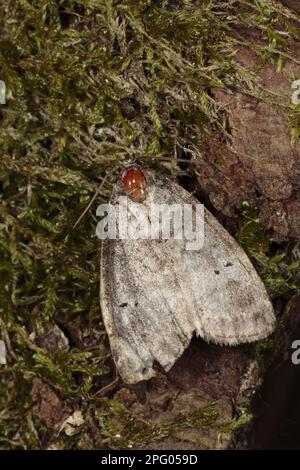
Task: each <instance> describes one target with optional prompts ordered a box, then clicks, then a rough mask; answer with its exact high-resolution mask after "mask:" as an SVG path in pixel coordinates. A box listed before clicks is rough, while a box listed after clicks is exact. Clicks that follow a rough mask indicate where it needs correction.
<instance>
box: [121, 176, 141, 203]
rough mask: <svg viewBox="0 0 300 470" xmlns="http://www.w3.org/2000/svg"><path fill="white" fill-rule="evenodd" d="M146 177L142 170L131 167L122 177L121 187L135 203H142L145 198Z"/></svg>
mask: <svg viewBox="0 0 300 470" xmlns="http://www.w3.org/2000/svg"><path fill="white" fill-rule="evenodd" d="M146 184H147V182H146V177H145V175H144V173H143V172H142V170H140V169H139V168H137V167H131V168H128V169H127V170H125V171H124V173H123V175H122V185H123V188H124V190H125V192H126V194H127V195H128V196H129V197H130V198H131V199H132V200H133V201H135V202H143V201H144V200H145V198H146Z"/></svg>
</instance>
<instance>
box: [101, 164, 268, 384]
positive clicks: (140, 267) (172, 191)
mask: <svg viewBox="0 0 300 470" xmlns="http://www.w3.org/2000/svg"><path fill="white" fill-rule="evenodd" d="M120 196H128V197H129V199H130V200H131V203H132V205H133V209H134V210H133V215H131V216H130V217H129V218H128V221H127V223H128V225H129V228H132V226H133V225H134V224H135V223H136V220H135V219H136V215H137V214H139V213H140V212H143V216H145V214H146V217H147V215H148V216H149V215H150V211H151V210H152V209H151V207H152V205H153V204H158V205H159V204H162V203H163V204H165V205H168V204H174V203H175V204H178V205H180V204H181V205H182V204H183V205H189V206H191V207H192V208H193V210H194V211H195V210H196V207H197V205H198V204H199V201H198V200H197V199H196V198H194V196H192V195H191V194H189V193H188V192H187V191H186V190H185V189H183V188H182V187H181V186H179V185H178V184H176V183H175V182H173V181H172V180H170V179H169V178H167V177H166V176H163V175H158V174H157V173H156V172H154V171H152V170H149V169H141V168H139V167H131V168H129V169H126V170H125V171H124V173H123V175H122V177H121V178H120V180H119V182H118V183H117V184H116V186H115V188H114V191H113V194H112V196H111V201H110V203H111V205H112V206H113V207H115V208H116V211H117V212H118V210H119V209H120V204H119V202H118V201H120ZM151 213H152V212H151ZM203 215H204V238H203V246H202V248H201V249H199V250H188V249H186V247H187V240H185V239H184V238H182V239H175V238H174V237H173V238H170V239H162V238H150V237H149V238H146V237H145V238H144V239H132V238H131V239H128V238H126V237H123V238H120V237H115V238H107V239H104V240H103V241H102V253H101V275H100V278H101V280H100V302H101V310H102V315H103V321H104V324H105V327H106V330H107V333H108V336H109V341H110V346H111V351H112V355H113V358H114V361H115V364H116V367H117V369H118V371H119V373H120V375H121V377H122V379H123V380H124V382H126V383H136V382H139V381H141V380H146V379H150V378H151V377H153V376H154V375H155V369H154V367H153V364H154V363H155V362H157V363H159V364H160V365H161V366H162V367H163V368H164V369H165V371H168V370H170V368H171V367H172V366H173V364H174V363H175V361H176V360H177V359H178V358H179V357H180V356H181V354H182V353H183V351H184V350H185V349H186V348H187V346H188V345H189V343H190V340H191V338H192V336H193V335H194V334H196V335H197V336H200V337H201V338H203V339H204V340H205V341H207V342H214V343H217V344H219V345H237V344H240V343H245V342H252V341H257V340H260V339H262V338H265V337H267V336H268V335H269V334H270V333H272V332H273V330H274V327H275V316H274V312H273V308H272V304H271V302H270V300H269V298H268V295H267V292H266V290H265V287H264V285H263V283H262V281H261V279H260V278H259V276H258V274H257V272H256V270H255V269H254V267H253V265H252V264H251V262H250V260H249V258H248V257H247V255H246V254H245V252H244V251H243V249H242V248H241V247H240V246H239V245H238V243H237V242H236V241H235V240H234V239H233V237H232V236H231V235H229V233H228V232H227V231H226V230H225V229H224V228H223V227H222V225H221V224H220V223H219V222H218V221H217V220H216V218H215V217H214V216H213V215H212V214H211V213H210V212H209V211H208V210H207V209H206V208H204V212H203ZM118 221H119V218H118V217H116V219H115V223H116V226H117V228H121V227H118V224H119V223H120V222H118Z"/></svg>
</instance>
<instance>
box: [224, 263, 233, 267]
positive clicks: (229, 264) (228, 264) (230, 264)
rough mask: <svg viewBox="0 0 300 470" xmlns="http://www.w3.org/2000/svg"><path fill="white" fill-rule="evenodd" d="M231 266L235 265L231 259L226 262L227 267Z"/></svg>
mask: <svg viewBox="0 0 300 470" xmlns="http://www.w3.org/2000/svg"><path fill="white" fill-rule="evenodd" d="M229 266H233V264H232V263H230V261H227V263H226V264H225V268H229Z"/></svg>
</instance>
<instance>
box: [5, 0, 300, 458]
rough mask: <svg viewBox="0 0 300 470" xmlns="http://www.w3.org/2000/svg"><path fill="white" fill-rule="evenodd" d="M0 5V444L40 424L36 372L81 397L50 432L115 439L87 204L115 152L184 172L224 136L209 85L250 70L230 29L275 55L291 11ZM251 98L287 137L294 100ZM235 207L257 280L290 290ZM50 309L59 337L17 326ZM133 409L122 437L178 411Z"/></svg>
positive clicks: (44, 438)
mask: <svg viewBox="0 0 300 470" xmlns="http://www.w3.org/2000/svg"><path fill="white" fill-rule="evenodd" d="M0 13H1V14H0V30H1V38H0V79H1V80H4V81H5V83H6V89H7V104H6V105H0V119H1V129H0V152H1V153H0V188H1V193H0V329H1V337H2V339H3V340H4V341H5V343H6V346H7V359H8V363H7V365H6V366H0V367H1V369H0V448H26V449H28V448H43V447H47V445H48V443H49V442H51V439H52V437H53V435H56V434H55V432H54V431H53V430H51V429H49V428H47V427H46V426H45V424H44V423H43V422H42V421H41V420H39V419H38V418H37V417H35V416H34V413H33V403H32V400H31V397H30V390H31V387H32V381H33V380H34V378H36V377H39V378H42V379H43V380H44V381H46V382H47V383H48V384H49V385H50V386H52V387H55V389H56V390H57V391H58V393H61V396H62V397H63V399H68V400H69V401H70V402H71V403H73V404H74V407H75V408H76V407H77V406H82V407H83V408H84V410H85V412H86V417H87V418H86V423H85V425H84V426H83V428H82V429H80V430H79V433H78V434H76V435H75V436H73V437H66V436H62V435H60V437H58V438H57V439H56V440H57V442H58V443H56V445H57V446H58V447H62V448H76V447H77V445H78V446H79V447H82V446H84V445H86V446H87V447H101V446H102V445H103V446H105V447H118V445H119V444H117V442H116V439H115V438H112V437H111V427H112V426H113V425H112V424H111V423H112V421H111V419H112V414H113V415H120V416H124V413H125V412H124V409H123V405H122V404H120V403H119V404H118V403H115V401H114V400H112V399H110V398H107V399H106V400H107V401H106V402H105V406H104V404H103V403H102V402H101V400H102V399H99V398H98V395H97V392H98V391H99V388H101V387H106V386H107V385H109V382H110V381H112V380H113V378H111V377H113V374H114V372H113V368H112V366H111V362H110V361H109V347H108V344H107V339H106V336H105V331H104V328H103V325H102V323H101V312H100V307H99V287H98V286H99V242H98V241H97V239H96V237H95V227H96V223H97V219H96V217H95V207H96V205H97V204H98V203H101V202H103V201H107V200H108V197H109V194H110V191H111V188H112V185H113V183H114V181H115V178H116V176H117V174H118V172H119V171H120V169H121V168H122V164H123V162H124V161H128V159H134V160H137V161H139V162H141V163H143V162H146V163H147V164H150V165H153V166H156V168H161V167H165V168H167V169H168V170H169V171H170V173H172V174H173V175H177V174H182V173H183V172H189V173H190V174H193V170H192V168H193V165H192V164H191V165H190V162H191V161H192V160H191V159H193V157H195V156H196V155H197V152H198V151H199V149H201V144H202V140H203V139H207V138H209V136H211V135H212V134H213V133H214V132H216V131H218V132H222V134H223V135H224V145H226V144H225V139H226V135H227V129H226V110H224V109H223V108H222V107H220V105H219V104H218V102H217V101H215V99H214V98H213V95H212V93H211V89H212V88H221V89H226V90H231V89H234V90H240V91H242V92H244V93H248V94H251V93H253V83H255V73H252V72H251V73H250V72H249V71H247V70H246V69H244V68H243V67H242V66H241V65H239V64H237V63H236V62H235V60H234V57H235V47H238V45H239V44H240V43H241V42H242V38H239V37H238V35H237V33H236V32H237V31H239V28H243V27H247V28H253V29H254V28H255V29H257V30H258V31H259V34H260V35H261V37H262V38H263V40H264V41H266V44H267V46H265V47H263V48H260V47H259V45H258V44H250V47H253V48H254V49H255V50H259V53H260V55H261V64H263V63H264V62H266V61H272V62H273V63H275V64H276V65H277V67H279V68H280V67H282V66H283V64H284V61H285V60H286V59H287V58H290V54H289V48H288V40H289V39H291V38H293V37H295V38H299V30H298V29H297V28H296V27H295V20H296V16H295V14H294V13H292V12H291V11H290V10H287V9H285V8H284V7H282V6H280V4H279V3H278V2H275V1H270V0H266V1H260V0H257V1H255V2H249V1H228V2H220V1H218V0H216V1H210V0H205V1H203V0H202V1H189V0H187V1H180V0H171V1H159V0H156V1H154V0H148V1H140V2H137V1H134V0H132V1H131V0H125V1H112V0H82V1H77V2H75V1H73V0H61V1H59V0H23V1H17V0H7V1H6V2H2V4H1V6H0ZM278 24H280V25H281V28H282V30H283V31H284V32H285V33H284V34H280V32H279V31H278V30H277V27H276V25H278ZM261 98H262V99H265V100H269V101H270V102H272V105H274V106H277V107H278V109H280V110H281V111H282V112H284V113H288V116H289V119H290V123H291V129H292V137H293V139H296V138H297V137H298V136H299V110H295V109H294V108H293V107H291V108H288V109H286V108H284V109H283V107H282V105H281V104H280V103H277V102H276V99H275V98H274V97H271V96H267V95H265V94H263V93H262V96H261ZM182 164H183V165H182ZM96 191H97V195H96V198H95V201H94V204H93V205H92V207H91V209H90V210H89V211H88V212H87V213H86V214H85V216H84V218H83V219H82V220H81V221H80V222H79V223H78V224H77V226H76V227H75V228H74V225H75V224H76V221H77V220H78V218H79V217H80V215H81V214H82V212H83V211H84V210H85V208H86V207H87V205H88V204H89V202H90V201H91V199H92V197H93V196H94V194H95V192H96ZM245 217H246V221H245V225H244V227H243V228H242V230H241V231H240V233H239V237H238V238H239V240H240V241H241V242H242V244H243V246H244V248H245V249H246V250H247V251H248V253H249V254H250V256H251V257H252V259H253V260H254V262H255V263H256V266H257V268H258V270H259V272H260V274H261V275H262V277H263V279H264V280H265V282H266V285H267V287H268V288H269V289H270V293H271V294H272V296H274V297H276V296H282V295H283V296H284V298H285V299H287V298H289V297H290V296H291V295H292V294H294V293H295V292H297V291H298V290H299V281H297V282H296V281H295V272H296V270H297V269H298V267H299V263H298V262H293V260H291V259H289V257H288V255H287V254H286V252H285V251H284V249H283V250H282V253H280V254H279V255H278V254H276V256H272V255H271V254H270V250H269V248H270V245H271V241H270V240H269V239H268V237H267V235H266V234H264V233H263V232H262V230H261V229H260V227H259V222H258V221H257V220H255V215H254V214H253V213H252V212H251V211H250V209H249V210H248V209H247V211H246V208H245ZM55 322H60V324H66V323H67V324H71V325H72V330H71V331H70V330H69V331H68V334H69V336H70V338H71V339H70V345H71V348H70V350H69V351H67V352H59V351H54V352H49V351H47V350H46V349H45V348H42V347H40V346H37V345H36V343H35V342H34V340H33V339H32V338H33V337H34V336H32V334H36V335H37V334H43V332H44V331H45V328H46V325H51V324H54V323H55ZM74 331H76V334H75V333H74ZM74 338H75V339H74ZM108 389H109V387H108ZM99 400H100V401H99ZM107 407H108V409H109V410H110V411H109V412H108V411H105V409H106V408H107ZM111 410H113V413H112V412H111ZM209 410H210V411H212V410H211V409H210V408H209ZM125 414H126V413H125ZM90 415H93V419H91V420H89V419H88V417H89V416H90ZM95 416H98V417H99V418H97V419H95ZM212 417H214V414H213V412H211V413H208V411H207V410H200V411H199V416H198V418H199V420H200V421H201V423H202V425H203V423H205V425H206V426H210V425H211V426H213V419H212ZM127 418H128V417H126V419H127ZM196 418H197V417H193V418H186V417H185V418H184V419H183V418H182V420H181V421H180V420H179V425H180V426H181V425H182V426H185V425H187V423H188V419H196ZM198 418H197V419H198ZM122 419H123V418H122ZM124 419H125V418H124ZM200 421H199V422H200ZM201 423H200V424H201ZM144 424H145V428H143V433H141V432H140V428H139V425H138V424H136V425H132V427H131V429H130V431H128V432H129V434H130V435H129V436H127V437H128V441H130V443H132V445H136V444H138V445H142V444H143V442H144V443H146V442H147V440H149V439H150V438H151V439H152V438H153V436H154V435H155V436H156V437H155V438H156V439H158V438H159V436H160V435H161V433H162V434H164V433H166V432H169V431H170V429H171V428H172V426H173V428H174V427H176V426H177V425H178V423H177V424H176V423H173V424H172V425H170V429H168V430H166V429H164V428H163V429H156V428H153V427H152V425H151V424H149V423H144ZM194 424H195V423H194ZM235 426H236V424H231V427H232V430H233V429H234V427H235ZM173 428H172V429H173ZM145 429H146V431H145ZM116 430H117V429H116ZM98 432H99V436H101V439H100V441H99V440H98V439H99V436H98V435H97V433H98ZM220 432H221V431H220ZM141 436H143V437H141ZM125 438H126V436H125ZM125 438H124V439H125ZM103 439H104V441H103ZM80 442H81V444H80V445H79V444H78V443H80ZM83 443H85V444H83ZM125 444H126V442H125V440H123V441H122V445H123V446H124V445H125ZM127 444H128V442H127Z"/></svg>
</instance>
